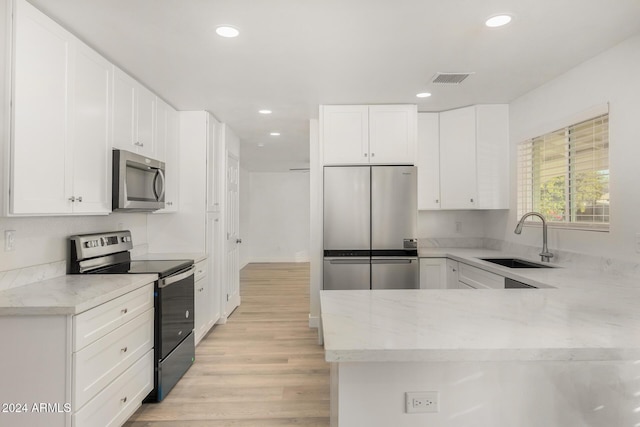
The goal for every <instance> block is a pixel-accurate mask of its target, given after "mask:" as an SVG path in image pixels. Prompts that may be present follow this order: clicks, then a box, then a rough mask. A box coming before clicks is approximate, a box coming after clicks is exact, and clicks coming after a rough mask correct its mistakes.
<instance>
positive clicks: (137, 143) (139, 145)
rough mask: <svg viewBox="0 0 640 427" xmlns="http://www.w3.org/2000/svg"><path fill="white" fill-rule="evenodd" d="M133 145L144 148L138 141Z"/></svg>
mask: <svg viewBox="0 0 640 427" xmlns="http://www.w3.org/2000/svg"><path fill="white" fill-rule="evenodd" d="M133 145H137V146H138V147H144V144H143V143H142V142H140V141H136V142H135V143H134V144H133Z"/></svg>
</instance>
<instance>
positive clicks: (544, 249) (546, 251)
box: [513, 212, 553, 262]
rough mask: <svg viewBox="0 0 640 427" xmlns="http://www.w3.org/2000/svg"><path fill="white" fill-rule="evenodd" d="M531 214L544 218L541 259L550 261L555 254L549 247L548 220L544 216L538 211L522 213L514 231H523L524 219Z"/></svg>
mask: <svg viewBox="0 0 640 427" xmlns="http://www.w3.org/2000/svg"><path fill="white" fill-rule="evenodd" d="M530 216H537V217H538V218H540V219H541V220H542V252H540V259H541V260H542V261H543V262H544V261H546V262H549V260H551V258H553V254H552V253H551V252H549V248H547V221H546V220H545V219H544V216H543V215H542V214H541V213H538V212H527V213H526V214H524V215H522V218H520V221H519V222H518V225H516V229H515V230H514V231H513V232H514V233H516V234H520V233H522V226H523V225H524V220H525V219H527V218H528V217H530Z"/></svg>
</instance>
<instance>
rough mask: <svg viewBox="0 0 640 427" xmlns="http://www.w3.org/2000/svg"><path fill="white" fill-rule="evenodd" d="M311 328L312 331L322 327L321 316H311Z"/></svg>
mask: <svg viewBox="0 0 640 427" xmlns="http://www.w3.org/2000/svg"><path fill="white" fill-rule="evenodd" d="M309 327H310V328H311V329H318V328H319V327H320V316H312V315H309Z"/></svg>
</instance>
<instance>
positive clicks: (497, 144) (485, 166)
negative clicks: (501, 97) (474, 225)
mask: <svg viewBox="0 0 640 427" xmlns="http://www.w3.org/2000/svg"><path fill="white" fill-rule="evenodd" d="M476 158H477V179H478V206H477V207H478V208H479V209H509V106H508V105H506V104H495V105H477V106H476Z"/></svg>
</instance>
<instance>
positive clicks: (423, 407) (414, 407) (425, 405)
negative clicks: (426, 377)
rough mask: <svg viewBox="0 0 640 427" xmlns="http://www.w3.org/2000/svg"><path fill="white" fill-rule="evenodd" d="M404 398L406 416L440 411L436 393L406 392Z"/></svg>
mask: <svg viewBox="0 0 640 427" xmlns="http://www.w3.org/2000/svg"><path fill="white" fill-rule="evenodd" d="M405 398H406V399H405V400H406V404H407V413H408V414H414V413H419V412H438V411H440V404H439V393H438V392H437V391H408V392H406V393H405Z"/></svg>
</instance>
